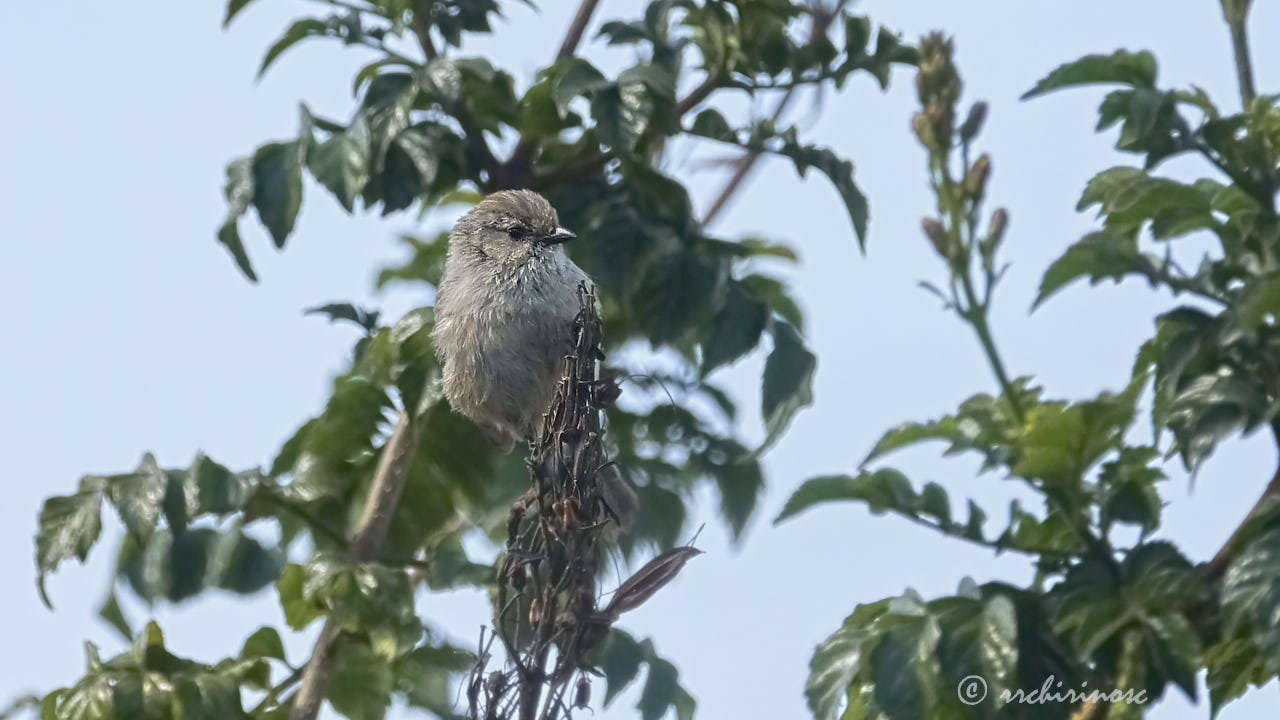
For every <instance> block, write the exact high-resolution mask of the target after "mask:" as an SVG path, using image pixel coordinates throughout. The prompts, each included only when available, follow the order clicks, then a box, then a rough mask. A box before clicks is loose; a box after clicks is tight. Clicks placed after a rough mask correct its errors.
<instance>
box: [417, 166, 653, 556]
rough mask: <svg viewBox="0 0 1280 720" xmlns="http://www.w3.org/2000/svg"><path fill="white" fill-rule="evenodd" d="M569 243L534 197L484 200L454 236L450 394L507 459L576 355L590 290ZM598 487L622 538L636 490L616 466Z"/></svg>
mask: <svg viewBox="0 0 1280 720" xmlns="http://www.w3.org/2000/svg"><path fill="white" fill-rule="evenodd" d="M571 238H573V233H571V232H569V231H568V230H565V229H564V228H562V227H560V218H559V217H558V216H557V215H556V211H555V208H553V207H551V203H549V202H547V200H546V198H544V197H542V196H541V195H539V194H537V193H535V192H531V191H528V190H503V191H501V192H496V193H494V194H492V195H490V196H488V197H486V198H485V199H484V200H482V201H480V203H479V204H477V205H476V206H475V207H474V208H472V209H471V211H470V212H468V213H467V214H466V215H463V216H462V218H461V219H459V220H458V223H457V224H456V225H454V227H453V232H452V233H451V234H450V235H449V252H448V254H447V255H446V256H445V261H444V277H443V278H442V279H441V281H440V287H439V288H438V290H437V292H436V309H435V333H434V335H433V337H434V340H435V345H436V354H437V355H438V356H439V358H440V362H441V364H442V365H443V366H444V382H443V385H444V395H445V397H446V398H448V399H449V403H450V404H451V405H453V409H454V410H457V411H458V412H460V413H462V414H463V415H466V416H467V417H469V418H471V419H472V420H473V421H475V423H476V424H477V425H479V426H480V427H481V428H483V429H484V430H485V432H486V433H487V434H488V435H489V437H490V438H491V439H492V440H493V441H494V442H495V443H497V444H498V445H500V446H502V447H503V448H504V449H507V450H510V449H511V448H512V447H514V445H515V444H516V443H517V442H519V441H522V440H529V439H531V438H534V437H536V436H537V435H538V433H539V432H540V431H541V429H542V418H543V415H544V414H545V413H546V411H547V409H548V406H549V405H550V404H551V399H552V397H553V396H554V395H555V388H556V383H558V382H559V380H560V376H561V374H562V372H563V370H564V365H563V360H564V356H565V355H566V354H568V353H569V352H570V351H571V350H572V348H573V334H572V333H573V319H574V317H575V316H576V315H577V314H578V310H579V304H578V303H579V300H578V286H579V285H580V284H582V283H586V284H587V286H588V287H592V284H591V280H590V278H588V277H587V274H586V273H584V272H583V271H582V269H581V268H579V267H578V266H577V265H574V264H573V261H572V260H570V259H569V258H568V257H567V256H566V255H565V254H564V249H563V248H562V247H560V244H561V243H563V242H564V241H565V240H569V239H571ZM599 481H600V488H601V493H602V496H603V498H604V501H605V503H606V505H608V507H609V511H610V512H611V513H612V515H613V517H614V519H615V520H616V521H617V522H616V524H613V523H611V527H612V528H613V529H612V530H611V531H610V532H609V534H610V535H613V534H615V533H616V532H617V531H619V530H621V531H624V532H625V531H626V530H627V529H629V528H630V527H631V525H632V523H633V522H634V520H635V516H636V512H637V510H638V509H639V499H638V498H637V497H636V493H635V491H634V490H632V489H631V486H630V485H628V484H627V483H626V481H625V480H623V479H622V476H621V474H620V473H619V472H618V469H617V467H616V466H613V465H608V466H606V467H605V468H604V470H602V471H601V474H600V477H599Z"/></svg>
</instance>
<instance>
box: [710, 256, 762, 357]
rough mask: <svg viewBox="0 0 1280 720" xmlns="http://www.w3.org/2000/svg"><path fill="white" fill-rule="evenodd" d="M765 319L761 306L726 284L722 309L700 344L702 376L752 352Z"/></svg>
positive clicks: (738, 286) (742, 290) (737, 285)
mask: <svg viewBox="0 0 1280 720" xmlns="http://www.w3.org/2000/svg"><path fill="white" fill-rule="evenodd" d="M768 316H769V315H768V310H767V309H766V308H765V306H764V304H763V303H761V302H760V301H759V300H757V299H756V298H755V296H753V295H752V294H751V293H750V292H748V291H747V290H746V288H745V287H744V286H743V285H742V284H741V283H739V282H737V281H736V280H730V281H729V284H728V289H727V292H726V293H725V298H724V307H722V308H721V309H720V311H719V312H717V313H716V314H715V316H714V317H713V318H712V319H711V333H710V335H709V336H708V337H707V339H706V340H704V341H703V343H702V375H703V376H704V377H705V376H706V375H708V374H709V373H711V371H713V370H715V369H716V368H718V367H720V366H721V365H727V364H729V363H732V362H733V361H735V360H737V359H738V358H740V357H742V356H743V355H745V354H747V353H748V352H751V351H752V350H754V349H755V347H756V345H758V344H759V342H760V335H761V333H763V332H764V328H765V321H766V320H768Z"/></svg>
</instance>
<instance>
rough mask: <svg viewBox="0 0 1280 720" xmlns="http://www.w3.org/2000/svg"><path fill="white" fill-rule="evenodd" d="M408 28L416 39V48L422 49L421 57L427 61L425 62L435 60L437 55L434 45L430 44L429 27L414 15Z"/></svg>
mask: <svg viewBox="0 0 1280 720" xmlns="http://www.w3.org/2000/svg"><path fill="white" fill-rule="evenodd" d="M409 27H410V28H411V29H412V30H413V34H414V36H415V37H417V38H418V47H420V48H422V55H423V57H425V58H426V59H427V62H431V61H432V60H435V59H436V57H437V56H438V53H437V52H436V46H435V43H433V42H431V27H430V26H429V25H427V23H425V22H423V21H422V20H421V19H420V18H418V17H417V16H416V15H415V16H414V18H413V23H412V24H410V26H409Z"/></svg>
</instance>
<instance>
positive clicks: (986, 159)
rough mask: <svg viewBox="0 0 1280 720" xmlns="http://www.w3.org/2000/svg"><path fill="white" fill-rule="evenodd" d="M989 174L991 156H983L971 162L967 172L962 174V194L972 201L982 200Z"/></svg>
mask: <svg viewBox="0 0 1280 720" xmlns="http://www.w3.org/2000/svg"><path fill="white" fill-rule="evenodd" d="M990 174H991V156H990V155H987V154H985V153H984V154H983V155H982V157H980V158H978V159H977V160H975V161H974V162H973V166H972V167H970V168H969V172H967V173H965V174H964V188H963V189H964V194H965V195H967V196H969V197H970V198H972V199H974V200H980V199H982V193H983V191H985V190H986V189H987V177H988V176H989V175H990Z"/></svg>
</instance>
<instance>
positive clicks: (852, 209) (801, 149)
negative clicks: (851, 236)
mask: <svg viewBox="0 0 1280 720" xmlns="http://www.w3.org/2000/svg"><path fill="white" fill-rule="evenodd" d="M778 152H779V153H780V154H782V155H786V156H787V157H789V158H791V160H792V162H794V163H795V166H796V172H797V173H798V174H799V175H800V177H802V178H803V177H804V176H805V173H806V172H807V171H808V169H809V168H810V167H814V168H817V169H818V170H819V171H820V172H822V173H823V174H824V175H826V176H827V178H829V179H830V180H831V184H832V185H835V188H836V192H838V193H840V199H841V200H842V201H844V207H845V211H846V212H847V213H848V215H849V220H850V222H852V223H853V231H854V233H855V234H856V235H857V236H858V247H859V248H860V249H862V250H863V251H865V250H866V249H867V222H868V217H869V211H868V208H867V197H866V196H865V195H863V194H862V191H861V190H859V189H858V186H857V184H856V183H854V181H853V163H852V162H850V161H849V160H845V159H842V158H840V157H839V156H838V155H836V154H835V153H834V152H833V151H831V150H828V149H826V148H819V147H814V146H812V145H800V144H798V143H797V142H795V140H794V138H788V139H787V141H786V142H785V143H784V144H783V146H782V148H781V150H779V151H778Z"/></svg>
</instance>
